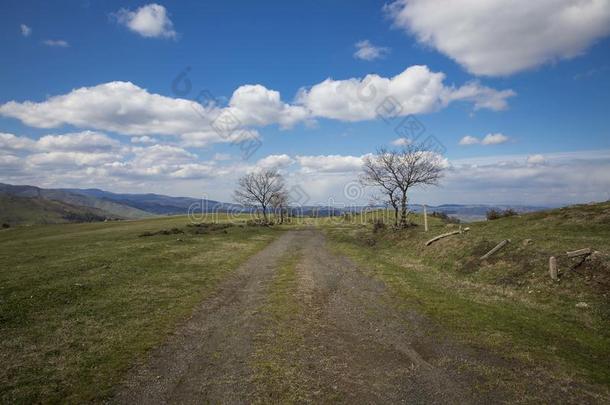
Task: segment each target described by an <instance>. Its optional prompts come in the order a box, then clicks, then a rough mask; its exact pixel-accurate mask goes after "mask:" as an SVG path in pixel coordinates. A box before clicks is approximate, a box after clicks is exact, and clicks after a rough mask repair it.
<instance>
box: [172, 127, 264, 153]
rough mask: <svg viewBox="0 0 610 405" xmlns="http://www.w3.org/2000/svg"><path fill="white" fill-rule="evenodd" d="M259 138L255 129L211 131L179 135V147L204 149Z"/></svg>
mask: <svg viewBox="0 0 610 405" xmlns="http://www.w3.org/2000/svg"><path fill="white" fill-rule="evenodd" d="M259 138H260V135H259V133H258V131H257V130H255V129H238V130H236V131H233V132H231V133H224V132H221V131H219V132H216V131H215V130H213V129H209V130H206V131H197V132H187V133H184V134H182V135H180V139H181V142H180V145H181V146H183V147H185V148H206V147H209V146H210V145H211V144H214V143H233V144H236V145H238V144H240V143H242V142H244V143H246V142H249V141H254V140H257V139H259Z"/></svg>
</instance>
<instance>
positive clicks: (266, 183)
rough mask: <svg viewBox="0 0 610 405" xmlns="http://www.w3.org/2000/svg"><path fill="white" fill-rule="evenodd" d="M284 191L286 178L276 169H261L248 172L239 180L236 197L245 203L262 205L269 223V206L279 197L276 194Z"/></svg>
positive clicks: (264, 217)
mask: <svg viewBox="0 0 610 405" xmlns="http://www.w3.org/2000/svg"><path fill="white" fill-rule="evenodd" d="M283 193H285V185H284V179H283V177H282V175H280V174H279V173H278V171H277V170H276V169H269V170H259V171H254V172H251V173H248V174H246V175H245V176H243V177H241V178H240V179H239V180H238V181H237V189H236V190H235V192H234V198H235V200H236V201H238V202H240V203H242V204H244V205H249V206H254V207H260V208H261V211H262V212H263V219H264V221H265V223H267V222H268V218H267V208H268V207H269V206H270V205H271V203H272V200H273V199H274V198H277V197H275V196H278V195H280V194H283Z"/></svg>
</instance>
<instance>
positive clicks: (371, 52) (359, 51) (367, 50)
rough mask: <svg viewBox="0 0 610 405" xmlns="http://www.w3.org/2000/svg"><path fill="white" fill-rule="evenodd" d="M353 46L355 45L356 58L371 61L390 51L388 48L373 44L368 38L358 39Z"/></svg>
mask: <svg viewBox="0 0 610 405" xmlns="http://www.w3.org/2000/svg"><path fill="white" fill-rule="evenodd" d="M354 46H355V47H356V52H354V58H356V59H362V60H368V61H371V60H375V59H380V58H383V57H385V56H386V55H387V54H388V53H389V52H390V48H386V47H383V46H375V45H373V44H372V43H371V41H369V40H368V39H366V40H364V41H358V42H356V44H355V45H354Z"/></svg>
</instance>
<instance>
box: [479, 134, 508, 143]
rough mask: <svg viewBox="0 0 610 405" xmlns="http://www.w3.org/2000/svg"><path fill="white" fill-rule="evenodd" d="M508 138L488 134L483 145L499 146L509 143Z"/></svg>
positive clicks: (502, 135)
mask: <svg viewBox="0 0 610 405" xmlns="http://www.w3.org/2000/svg"><path fill="white" fill-rule="evenodd" d="M508 140H509V138H508V136H506V135H504V134H487V135H485V137H484V138H483V140H482V141H481V145H499V144H501V143H506V142H508Z"/></svg>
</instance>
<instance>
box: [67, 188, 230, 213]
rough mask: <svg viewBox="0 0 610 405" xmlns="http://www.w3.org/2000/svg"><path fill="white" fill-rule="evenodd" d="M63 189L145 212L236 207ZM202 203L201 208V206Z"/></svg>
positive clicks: (200, 201) (202, 201) (191, 200)
mask: <svg viewBox="0 0 610 405" xmlns="http://www.w3.org/2000/svg"><path fill="white" fill-rule="evenodd" d="M63 191H66V192H69V193H72V194H79V195H83V196H88V197H94V198H97V199H100V200H104V201H112V202H114V203H118V204H122V205H127V206H130V207H133V208H137V209H139V210H141V211H146V212H147V213H151V214H157V215H177V214H186V213H187V212H188V210H189V208H190V207H193V206H196V207H198V209H204V210H205V211H206V212H214V211H221V212H222V211H229V210H234V209H238V208H237V207H239V206H237V205H235V204H227V203H222V202H218V201H214V200H202V199H197V198H190V197H170V196H166V195H160V194H117V193H111V192H109V191H104V190H99V189H84V190H83V189H63ZM202 205H203V208H201V206H202Z"/></svg>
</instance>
